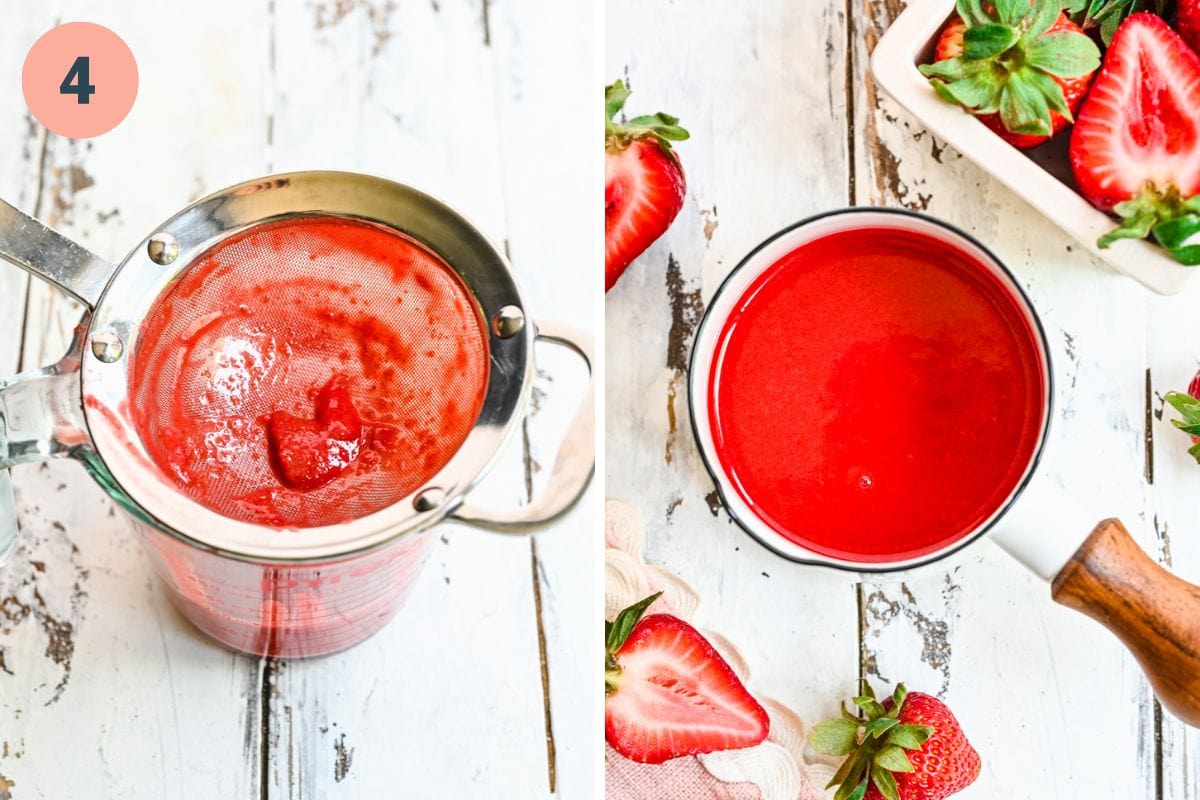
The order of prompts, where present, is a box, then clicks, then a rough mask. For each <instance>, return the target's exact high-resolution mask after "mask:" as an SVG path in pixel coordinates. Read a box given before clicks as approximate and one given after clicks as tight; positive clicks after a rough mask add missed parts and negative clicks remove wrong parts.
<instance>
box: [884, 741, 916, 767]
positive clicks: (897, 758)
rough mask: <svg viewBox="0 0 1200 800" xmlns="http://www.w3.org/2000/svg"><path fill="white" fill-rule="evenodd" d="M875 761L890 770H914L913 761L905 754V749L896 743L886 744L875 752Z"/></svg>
mask: <svg viewBox="0 0 1200 800" xmlns="http://www.w3.org/2000/svg"><path fill="white" fill-rule="evenodd" d="M875 763H876V764H877V765H879V766H881V767H883V768H884V769H886V770H888V771H889V772H912V771H913V765H912V762H911V761H909V760H908V756H907V755H905V754H904V750H903V749H901V748H899V747H897V746H896V745H894V744H888V745H884V746H883V748H882V749H881V750H880V751H879V752H878V753H876V754H875Z"/></svg>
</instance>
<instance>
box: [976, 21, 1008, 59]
mask: <svg viewBox="0 0 1200 800" xmlns="http://www.w3.org/2000/svg"><path fill="white" fill-rule="evenodd" d="M1020 38H1021V37H1020V36H1019V35H1018V34H1017V32H1016V31H1015V30H1014V29H1013V28H1012V27H1010V26H1008V25H999V24H996V23H987V24H985V25H975V26H973V27H970V28H967V30H966V33H964V34H963V58H965V59H967V60H968V61H978V60H981V59H985V58H995V57H996V56H998V55H1000V54H1001V53H1003V52H1004V51H1005V50H1008V48H1010V47H1012V46H1013V45H1014V44H1016V43H1017V41H1018V40H1019V39H1020Z"/></svg>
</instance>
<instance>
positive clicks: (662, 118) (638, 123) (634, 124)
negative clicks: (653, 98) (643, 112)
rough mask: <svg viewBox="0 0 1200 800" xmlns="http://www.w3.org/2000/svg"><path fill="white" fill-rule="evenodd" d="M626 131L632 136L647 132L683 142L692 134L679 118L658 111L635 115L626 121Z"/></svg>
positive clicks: (660, 137)
mask: <svg viewBox="0 0 1200 800" xmlns="http://www.w3.org/2000/svg"><path fill="white" fill-rule="evenodd" d="M625 132H626V133H628V134H629V135H631V136H634V137H637V136H639V135H643V134H647V135H651V136H657V137H658V138H659V139H667V140H669V141H672V142H682V141H683V140H685V139H687V138H688V137H689V136H691V134H689V133H688V132H687V131H686V130H684V129H683V128H681V127H679V118H678V117H672V116H671V115H670V114H664V113H663V112H661V111H660V112H658V113H657V114H649V115H647V116H642V117H634V118H633V119H631V120H629V121H628V122H626V123H625Z"/></svg>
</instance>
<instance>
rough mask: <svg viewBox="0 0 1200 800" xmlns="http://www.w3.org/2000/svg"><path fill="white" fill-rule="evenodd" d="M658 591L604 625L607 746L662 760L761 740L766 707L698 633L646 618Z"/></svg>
mask: <svg viewBox="0 0 1200 800" xmlns="http://www.w3.org/2000/svg"><path fill="white" fill-rule="evenodd" d="M661 594H662V593H661V592H660V593H659V594H655V595H652V596H650V597H647V598H646V599H645V600H643V601H641V602H640V603H637V604H635V605H632V606H630V607H629V608H627V609H625V610H624V611H622V612H621V613H620V614H618V615H617V618H616V620H614V621H613V622H610V623H606V625H605V638H606V642H605V645H606V651H607V654H606V658H605V665H604V671H605V674H604V691H605V698H604V733H605V738H606V739H607V740H608V743H609V744H610V745H612V747H613V749H614V750H616V751H617V752H618V753H620V754H621V755H623V756H625V757H626V758H630V759H633V760H634V761H640V762H643V763H646V764H661V763H662V762H663V761H666V760H668V759H671V758H678V757H680V756H689V755H697V754H700V753H712V752H715V751H717V750H735V749H739V748H743V747H751V746H753V745H756V744H758V743H760V742H762V741H763V739H765V738H767V733H768V731H769V729H770V721H769V720H768V719H767V712H766V711H765V710H764V709H763V707H762V706H761V705H759V703H758V701H757V700H755V699H754V698H753V697H751V696H750V693H749V692H747V691H746V688H745V687H744V686H742V682H741V681H740V680H738V677H737V675H735V674H734V672H733V670H732V669H730V667H729V664H727V663H726V662H725V659H723V658H721V655H720V654H719V653H718V652H717V651H716V650H715V649H714V648H713V646H712V645H711V644H709V643H708V641H707V640H706V639H705V638H704V637H703V636H701V635H700V633H699V631H697V630H696V629H695V628H693V627H692V626H691V625H688V624H687V623H686V622H684V621H683V620H681V619H679V618H677V617H673V616H671V615H669V614H652V615H650V616H648V617H646V618H645V619H642V618H641V617H642V614H643V613H645V611H646V609H647V608H649V607H650V604H651V603H653V602H654V601H655V600H657V599H658V597H659V595H661Z"/></svg>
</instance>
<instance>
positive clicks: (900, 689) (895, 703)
mask: <svg viewBox="0 0 1200 800" xmlns="http://www.w3.org/2000/svg"><path fill="white" fill-rule="evenodd" d="M907 697H908V689H907V688H906V687H905V686H904V684H903V683H897V684H896V689H895V690H894V691H893V692H892V710H891V711H889V712H888V716H889V717H891V718H892V719H897V718H898V717H899V716H900V709H902V708H904V701H905V699H906V698H907Z"/></svg>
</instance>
